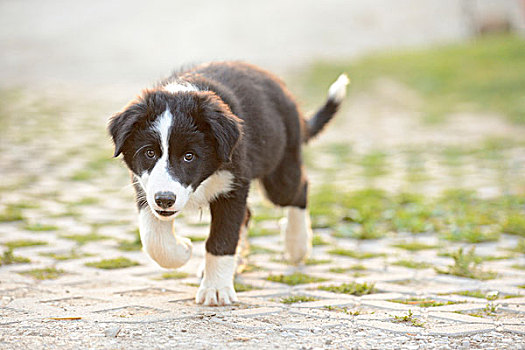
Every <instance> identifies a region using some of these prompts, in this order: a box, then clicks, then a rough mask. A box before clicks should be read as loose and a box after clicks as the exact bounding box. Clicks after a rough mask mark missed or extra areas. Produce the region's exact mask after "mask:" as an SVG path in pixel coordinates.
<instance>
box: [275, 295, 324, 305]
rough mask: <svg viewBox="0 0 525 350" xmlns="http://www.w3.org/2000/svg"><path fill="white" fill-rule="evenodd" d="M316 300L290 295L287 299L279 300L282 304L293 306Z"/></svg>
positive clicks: (315, 299)
mask: <svg viewBox="0 0 525 350" xmlns="http://www.w3.org/2000/svg"><path fill="white" fill-rule="evenodd" d="M317 300H319V299H318V298H315V297H310V296H306V295H290V296H288V297H283V298H281V299H280V300H279V302H280V303H282V304H295V303H306V302H309V301H317Z"/></svg>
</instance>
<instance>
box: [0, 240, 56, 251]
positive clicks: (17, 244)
mask: <svg viewBox="0 0 525 350" xmlns="http://www.w3.org/2000/svg"><path fill="white" fill-rule="evenodd" d="M4 245H5V246H6V247H7V248H9V249H16V248H24V247H33V246H40V245H47V242H45V241H33V240H28V239H18V240H15V241H9V242H6V243H4Z"/></svg>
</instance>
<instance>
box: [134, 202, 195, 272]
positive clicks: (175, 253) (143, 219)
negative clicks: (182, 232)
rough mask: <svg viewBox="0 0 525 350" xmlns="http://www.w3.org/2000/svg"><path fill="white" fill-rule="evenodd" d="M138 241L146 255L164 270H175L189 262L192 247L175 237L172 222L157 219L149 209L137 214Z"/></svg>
mask: <svg viewBox="0 0 525 350" xmlns="http://www.w3.org/2000/svg"><path fill="white" fill-rule="evenodd" d="M139 227H140V240H141V241H142V246H143V247H144V250H145V251H146V252H147V253H148V255H149V256H150V257H151V258H152V259H153V260H155V261H156V262H157V264H159V265H160V266H162V267H164V268H176V267H179V266H182V265H184V264H185V263H187V262H188V260H190V257H191V252H192V249H193V246H192V244H191V241H190V240H189V239H188V238H185V237H176V236H175V234H174V232H173V221H161V220H159V219H157V218H156V217H155V216H154V215H153V213H152V212H151V210H150V209H149V207H147V208H143V209H141V210H140V212H139Z"/></svg>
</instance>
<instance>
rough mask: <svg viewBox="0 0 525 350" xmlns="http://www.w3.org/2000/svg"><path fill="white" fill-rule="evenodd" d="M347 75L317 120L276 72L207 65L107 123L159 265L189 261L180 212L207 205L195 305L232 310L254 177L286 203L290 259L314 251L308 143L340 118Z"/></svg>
mask: <svg viewBox="0 0 525 350" xmlns="http://www.w3.org/2000/svg"><path fill="white" fill-rule="evenodd" d="M348 82H349V80H348V78H347V76H346V75H341V76H340V77H339V78H338V79H337V81H336V82H335V83H333V84H332V85H331V86H330V89H329V91H328V99H327V101H326V102H325V104H324V106H322V107H321V108H320V109H319V110H318V111H317V113H316V114H315V115H314V116H313V117H312V118H311V119H309V120H306V119H304V118H303V116H302V114H301V112H300V111H299V108H298V106H297V104H296V102H295V100H294V98H293V97H292V95H291V93H290V92H289V91H288V90H287V89H286V87H285V86H284V84H283V83H282V82H281V81H280V80H279V79H278V78H277V77H275V76H274V75H272V74H271V73H268V72H266V71H264V70H262V69H260V68H257V67H255V66H252V65H249V64H246V63H240V62H221V63H219V62H218V63H209V64H204V65H200V66H196V67H194V68H191V69H188V70H184V71H181V72H178V73H175V74H173V75H172V76H170V77H169V78H168V79H166V80H164V81H162V82H161V83H159V84H158V85H157V86H155V87H154V88H152V89H149V90H145V91H143V93H142V94H141V95H140V96H139V97H138V98H137V99H136V100H135V101H132V102H131V103H130V104H128V106H127V107H125V108H124V110H123V111H121V112H120V113H117V114H115V115H114V116H113V117H111V119H110V121H109V126H108V130H109V133H110V134H111V136H112V138H113V142H114V144H115V154H114V156H115V157H117V156H118V155H120V154H121V153H122V154H123V157H124V161H125V163H126V165H127V166H128V168H129V169H130V170H131V174H132V181H133V185H134V187H135V191H136V199H137V206H138V211H139V226H140V237H141V241H142V245H143V248H144V250H145V251H146V252H147V253H148V254H149V256H150V257H151V258H152V259H153V260H155V261H156V262H157V263H158V264H159V265H160V266H162V267H165V268H176V267H179V266H181V265H183V264H185V263H186V262H187V261H188V260H189V259H190V256H191V252H192V244H191V242H190V240H189V239H187V238H184V237H179V236H177V235H176V233H175V232H173V220H174V218H175V217H176V216H177V213H179V212H181V211H182V210H195V209H199V208H202V207H205V206H209V208H210V211H211V228H210V233H209V236H208V239H207V240H206V259H205V268H204V274H203V278H202V281H201V284H200V287H199V289H198V292H197V296H196V299H195V300H196V302H197V303H199V304H204V305H228V304H231V303H232V302H236V301H237V296H236V294H235V290H234V287H233V278H234V273H235V268H236V267H235V264H236V259H235V252H236V248H237V245H238V242H239V237H240V235H241V234H243V232H246V230H247V226H248V222H249V218H250V211H249V209H248V207H247V205H246V200H247V197H248V191H249V188H250V181H251V180H253V179H258V180H259V181H260V182H261V184H262V187H263V188H264V190H265V192H266V195H267V197H268V199H270V201H272V202H273V203H274V204H276V205H279V206H285V207H288V221H287V222H288V223H287V227H286V230H285V239H284V241H285V253H286V256H287V258H288V259H289V261H290V262H292V263H299V262H301V261H302V260H303V259H305V258H306V257H307V256H308V254H309V252H310V250H311V246H312V244H311V240H312V231H311V228H310V221H309V216H308V213H307V210H306V207H307V206H306V203H307V180H306V174H305V171H304V168H303V165H302V157H301V146H302V144H304V143H306V142H307V141H308V140H310V139H311V138H312V137H314V136H316V135H317V134H318V133H319V132H320V131H321V130H322V129H323V127H324V126H325V125H326V123H327V122H328V121H329V120H330V119H331V118H332V117H333V116H334V114H335V113H336V111H337V109H338V108H339V106H340V104H341V102H342V101H343V99H344V97H345V95H346V86H347V85H348Z"/></svg>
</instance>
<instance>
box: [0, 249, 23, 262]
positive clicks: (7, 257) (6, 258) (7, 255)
mask: <svg viewBox="0 0 525 350" xmlns="http://www.w3.org/2000/svg"><path fill="white" fill-rule="evenodd" d="M29 262H31V260H29V259H28V258H24V257H22V256H16V255H14V254H13V250H12V249H8V250H6V251H5V252H4V253H3V254H2V255H1V256H0V266H5V265H12V264H25V263H29Z"/></svg>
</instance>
